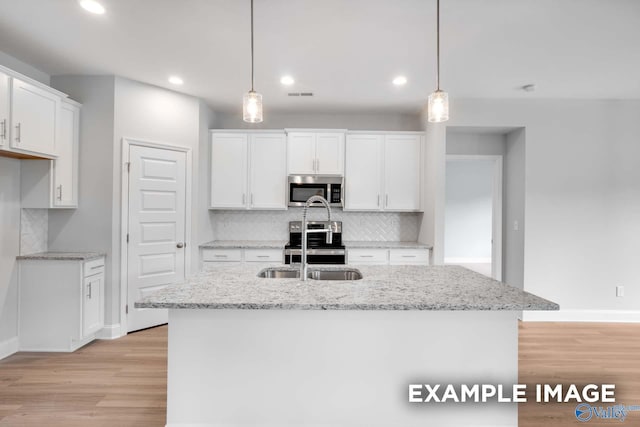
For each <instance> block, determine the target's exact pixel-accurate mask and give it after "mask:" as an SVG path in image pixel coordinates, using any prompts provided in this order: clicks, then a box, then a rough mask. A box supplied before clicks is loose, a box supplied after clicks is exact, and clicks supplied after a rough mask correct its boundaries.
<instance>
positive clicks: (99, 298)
mask: <svg viewBox="0 0 640 427" xmlns="http://www.w3.org/2000/svg"><path fill="white" fill-rule="evenodd" d="M103 300H104V275H103V274H96V275H93V276H89V277H85V278H84V286H83V306H82V332H83V333H82V335H83V337H86V336H89V335H91V334H94V333H96V332H97V331H99V330H100V329H102V327H103V326H104V312H103V310H104V308H103V307H104V301H103Z"/></svg>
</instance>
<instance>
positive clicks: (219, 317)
mask: <svg viewBox="0 0 640 427" xmlns="http://www.w3.org/2000/svg"><path fill="white" fill-rule="evenodd" d="M310 268H316V267H310ZM323 268H324V267H323ZM326 268H331V267H326ZM358 268H359V270H360V271H361V272H362V275H363V279H361V280H354V281H316V280H308V281H306V282H305V281H301V280H299V279H271V278H259V277H257V273H258V271H257V269H256V268H255V267H253V266H250V265H240V266H235V267H228V268H221V269H216V270H215V271H208V272H203V273H200V274H198V275H195V276H192V277H191V278H190V279H189V280H188V282H187V283H186V284H182V285H175V286H171V287H169V288H166V289H164V290H162V291H160V292H158V293H155V294H153V295H150V296H149V297H147V298H146V299H144V300H142V301H139V302H138V303H136V306H137V307H140V308H168V309H169V349H168V351H169V357H168V396H167V425H168V426H170V427H172V426H196V425H198V426H203V425H207V426H240V425H242V426H320V425H322V426H365V425H366V426H424V425H437V426H515V425H517V406H516V405H515V404H505V403H493V404H464V405H463V404H457V405H455V406H452V405H451V404H437V403H418V404H416V403H409V399H408V397H409V384H439V383H442V384H460V383H471V384H474V383H480V384H482V383H491V384H504V385H506V386H510V385H511V384H514V383H517V378H518V371H517V360H518V359H517V350H518V348H517V345H518V330H517V318H518V315H519V313H520V312H521V311H522V310H557V309H558V308H559V307H558V305H557V304H555V303H553V302H550V301H548V300H545V299H543V298H540V297H537V296H535V295H532V294H529V293H527V292H523V291H521V290H519V289H516V288H514V287H511V286H508V285H505V284H503V283H500V282H497V281H495V280H492V279H490V278H487V277H485V276H482V275H480V274H478V273H475V272H472V271H470V270H467V269H465V268H462V267H457V266H433V267H423V266H367V267H365V266H362V267H358Z"/></svg>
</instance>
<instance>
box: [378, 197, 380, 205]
mask: <svg viewBox="0 0 640 427" xmlns="http://www.w3.org/2000/svg"><path fill="white" fill-rule="evenodd" d="M378 207H380V195H379V194H378Z"/></svg>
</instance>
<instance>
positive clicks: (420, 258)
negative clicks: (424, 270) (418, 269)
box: [389, 249, 429, 265]
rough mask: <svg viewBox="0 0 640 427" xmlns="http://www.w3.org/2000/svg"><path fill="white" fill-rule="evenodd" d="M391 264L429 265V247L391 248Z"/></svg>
mask: <svg viewBox="0 0 640 427" xmlns="http://www.w3.org/2000/svg"><path fill="white" fill-rule="evenodd" d="M389 264H391V265H402V264H417V265H429V249H390V250H389Z"/></svg>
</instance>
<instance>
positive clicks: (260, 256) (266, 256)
mask: <svg viewBox="0 0 640 427" xmlns="http://www.w3.org/2000/svg"><path fill="white" fill-rule="evenodd" d="M257 257H258V258H269V255H258V256H257Z"/></svg>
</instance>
